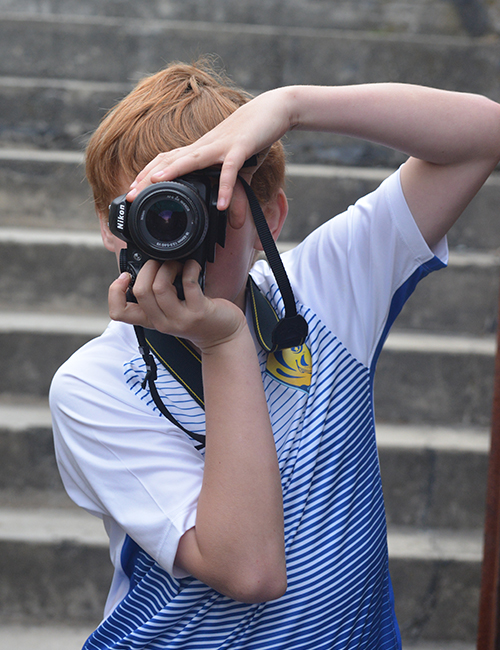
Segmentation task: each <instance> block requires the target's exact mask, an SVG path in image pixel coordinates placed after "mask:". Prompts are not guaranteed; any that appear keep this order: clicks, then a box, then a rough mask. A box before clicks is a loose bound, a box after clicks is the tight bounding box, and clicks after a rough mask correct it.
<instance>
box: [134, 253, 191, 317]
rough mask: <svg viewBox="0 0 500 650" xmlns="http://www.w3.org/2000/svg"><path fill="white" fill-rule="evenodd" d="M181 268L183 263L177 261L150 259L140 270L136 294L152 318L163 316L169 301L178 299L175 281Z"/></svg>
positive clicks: (136, 282)
mask: <svg viewBox="0 0 500 650" xmlns="http://www.w3.org/2000/svg"><path fill="white" fill-rule="evenodd" d="M180 270H181V264H180V263H179V262H176V261H171V262H160V261H157V260H148V261H147V262H146V264H145V265H144V266H143V267H142V269H141V270H140V271H139V273H138V275H137V279H136V281H135V284H134V296H135V297H136V299H137V302H138V303H139V305H140V306H141V307H142V309H143V310H144V311H145V312H146V313H147V314H148V315H149V318H150V319H151V320H153V321H154V320H156V319H158V318H159V317H160V318H161V316H162V314H163V311H164V310H165V309H167V308H168V303H169V302H170V301H172V300H174V299H177V293H176V291H175V287H174V285H173V282H174V280H175V278H176V275H177V274H178V273H179V272H180ZM160 303H161V305H160Z"/></svg>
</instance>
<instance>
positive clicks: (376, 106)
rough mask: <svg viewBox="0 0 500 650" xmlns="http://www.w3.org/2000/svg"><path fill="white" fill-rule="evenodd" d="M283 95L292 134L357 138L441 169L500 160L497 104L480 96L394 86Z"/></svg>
mask: <svg viewBox="0 0 500 650" xmlns="http://www.w3.org/2000/svg"><path fill="white" fill-rule="evenodd" d="M281 91H282V93H283V98H284V101H285V106H286V111H287V115H288V117H287V119H288V122H289V124H290V128H292V129H293V128H297V129H300V130H313V131H314V130H318V131H330V132H335V133H339V134H345V135H350V136H355V137H359V138H363V139H366V140H370V141H373V142H377V143H379V144H382V145H385V146H388V147H391V148H393V149H397V150H399V151H402V152H404V153H406V154H408V155H410V156H414V157H416V158H421V159H423V160H426V161H428V162H432V163H436V164H447V163H458V162H461V161H467V160H473V159H476V158H478V157H481V158H484V157H487V156H492V157H494V156H496V155H498V147H499V143H500V122H499V119H498V105H497V104H496V103H495V102H492V101H490V100H488V99H486V98H484V97H481V96H479V95H472V94H467V93H457V92H449V91H444V90H438V89H434V88H426V87H422V86H414V85H409V84H393V83H382V84H364V85H359V86H332V87H321V86H295V87H293V86H292V87H289V88H286V89H281ZM278 92H279V91H278Z"/></svg>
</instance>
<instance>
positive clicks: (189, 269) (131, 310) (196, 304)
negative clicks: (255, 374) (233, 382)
mask: <svg viewBox="0 0 500 650" xmlns="http://www.w3.org/2000/svg"><path fill="white" fill-rule="evenodd" d="M180 273H182V286H183V290H184V297H185V300H179V297H178V295H177V289H176V288H175V286H174V280H175V278H176V277H177V275H179V274H180ZM199 274H200V265H199V264H198V263H197V262H195V261H194V260H188V261H187V262H186V263H185V264H184V265H182V264H181V263H180V262H176V261H172V262H163V263H161V262H158V261H155V260H149V261H148V262H147V263H146V264H145V265H144V266H143V267H142V269H141V270H140V272H139V274H138V276H137V279H136V281H135V284H134V288H133V292H134V296H135V298H136V300H137V303H133V302H127V297H126V294H127V290H128V287H129V284H130V275H129V274H128V273H122V274H121V275H120V277H119V278H118V279H117V280H115V282H113V284H112V285H111V286H110V289H109V296H108V302H109V313H110V316H111V318H112V319H113V320H118V321H122V322H124V323H129V324H133V325H141V326H142V327H146V328H148V329H155V330H158V331H159V332H163V333H165V334H171V335H173V336H179V337H182V338H185V339H187V340H189V341H190V342H191V343H193V345H195V346H196V347H197V348H199V349H200V351H201V352H202V353H209V352H210V351H211V350H212V349H214V348H215V347H217V346H218V345H220V344H222V343H226V342H228V341H231V340H233V339H235V338H236V337H237V336H238V334H239V333H240V332H241V331H242V330H244V329H245V328H246V327H247V324H246V319H245V315H244V313H243V312H242V310H241V309H240V308H239V307H237V306H236V305H234V304H233V303H231V302H230V301H228V300H224V299H222V298H217V299H212V298H207V297H206V296H205V295H204V294H203V292H202V290H201V287H200V285H199V283H198V277H199Z"/></svg>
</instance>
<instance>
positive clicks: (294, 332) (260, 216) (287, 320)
mask: <svg viewBox="0 0 500 650" xmlns="http://www.w3.org/2000/svg"><path fill="white" fill-rule="evenodd" d="M238 179H239V181H240V182H241V184H242V186H243V189H244V190H245V193H246V195H247V198H248V203H249V205H250V210H251V211H252V216H253V220H254V222H255V227H256V228H257V233H258V235H259V238H260V242H261V244H262V247H263V248H264V253H265V254H266V257H267V261H268V262H269V266H270V267H271V270H272V272H273V275H274V277H275V278H276V282H277V284H278V288H279V290H280V293H281V297H282V298H283V304H284V305H285V317H284V318H282V319H281V320H279V321H278V322H277V323H276V324H275V327H274V329H273V332H272V347H271V348H270V349H269V350H268V351H269V352H275V351H276V350H285V349H286V348H293V347H296V346H299V345H302V344H303V343H304V341H305V340H306V336H307V322H306V320H305V318H304V317H303V316H301V315H299V314H297V308H296V306H295V298H294V295H293V291H292V287H291V285H290V281H289V279H288V276H287V274H286V271H285V267H284V266H283V262H282V260H281V257H280V254H279V252H278V249H277V247H276V243H275V241H274V239H273V236H272V235H271V231H270V230H269V226H268V224H267V221H266V218H265V216H264V213H263V212H262V208H261V207H260V203H259V201H258V200H257V197H256V196H255V194H254V191H253V190H252V188H251V187H250V185H249V184H248V183H247V182H246V181H245V180H244V179H243V178H241V176H238Z"/></svg>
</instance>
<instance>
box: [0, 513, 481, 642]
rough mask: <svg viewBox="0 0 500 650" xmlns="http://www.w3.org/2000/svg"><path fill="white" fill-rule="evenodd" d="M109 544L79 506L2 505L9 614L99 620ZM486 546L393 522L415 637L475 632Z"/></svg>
mask: <svg viewBox="0 0 500 650" xmlns="http://www.w3.org/2000/svg"><path fill="white" fill-rule="evenodd" d="M106 547H107V540H106V536H105V534H104V532H103V527H102V524H101V522H100V521H99V520H97V519H95V518H93V517H91V516H90V515H87V514H86V513H84V512H82V511H80V510H78V509H67V510H66V509H55V510H54V509H52V510H51V509H47V508H41V509H37V510H29V509H27V510H21V509H17V510H11V509H5V508H2V509H0V550H1V551H2V552H1V553H0V564H1V573H2V591H1V593H0V601H1V607H0V611H1V612H2V613H1V615H0V618H1V620H2V622H6V623H16V622H18V623H20V622H23V621H24V620H26V621H29V623H30V624H31V625H33V624H37V623H41V622H42V621H43V622H44V623H54V624H55V623H61V622H62V621H64V622H65V623H66V624H68V623H70V624H78V625H83V624H84V623H97V622H98V621H99V616H100V613H99V608H100V607H101V606H102V603H103V600H104V597H105V593H106V590H107V587H108V585H109V580H110V577H111V567H110V563H109V558H108V557H107V550H106ZM481 549H482V533H481V531H460V532H456V531H447V530H420V531H419V530H414V529H410V528H404V527H403V528H401V527H396V528H394V529H390V530H389V553H390V564H391V575H392V579H393V583H394V588H395V593H396V602H397V603H398V604H397V614H398V618H399V621H400V625H401V628H402V632H403V635H404V636H405V637H406V638H407V639H408V640H414V641H415V640H423V639H433V640H436V639H438V640H442V641H451V640H454V639H460V640H461V641H468V642H472V641H473V640H474V638H475V633H476V620H477V601H478V589H479V575H480V563H481V555H482V551H481ZM21 576H22V579H21Z"/></svg>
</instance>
